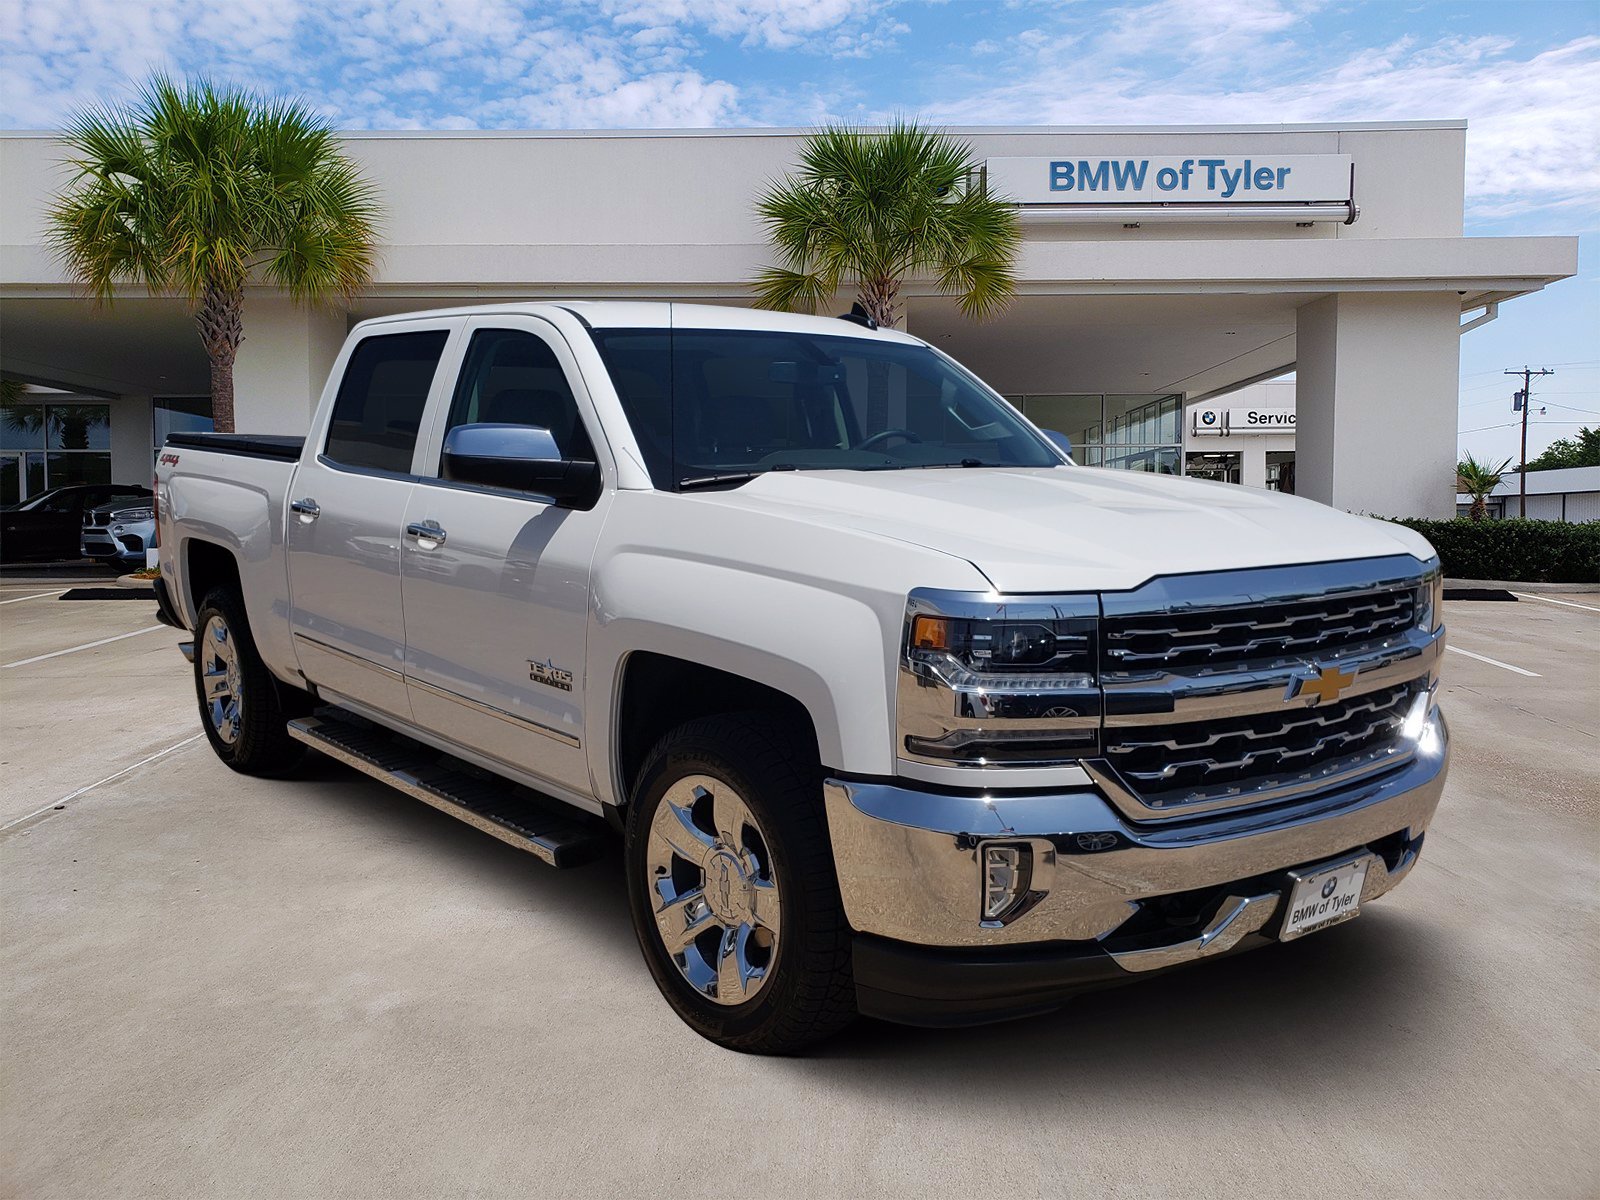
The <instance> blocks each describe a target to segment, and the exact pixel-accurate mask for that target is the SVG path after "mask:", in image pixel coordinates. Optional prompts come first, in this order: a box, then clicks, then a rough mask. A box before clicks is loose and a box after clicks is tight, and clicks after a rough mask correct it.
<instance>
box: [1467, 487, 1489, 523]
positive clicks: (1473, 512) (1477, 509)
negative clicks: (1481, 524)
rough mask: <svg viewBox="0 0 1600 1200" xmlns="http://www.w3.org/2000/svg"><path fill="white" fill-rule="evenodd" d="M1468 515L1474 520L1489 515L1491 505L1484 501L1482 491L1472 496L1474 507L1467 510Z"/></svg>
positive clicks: (1479, 519)
mask: <svg viewBox="0 0 1600 1200" xmlns="http://www.w3.org/2000/svg"><path fill="white" fill-rule="evenodd" d="M1467 515H1468V516H1469V517H1471V518H1472V519H1473V520H1474V521H1481V520H1483V519H1484V517H1486V516H1488V515H1489V506H1488V504H1486V503H1485V502H1484V498H1483V494H1482V493H1481V492H1480V493H1478V494H1477V495H1475V496H1473V497H1472V507H1471V508H1470V509H1468V510H1467Z"/></svg>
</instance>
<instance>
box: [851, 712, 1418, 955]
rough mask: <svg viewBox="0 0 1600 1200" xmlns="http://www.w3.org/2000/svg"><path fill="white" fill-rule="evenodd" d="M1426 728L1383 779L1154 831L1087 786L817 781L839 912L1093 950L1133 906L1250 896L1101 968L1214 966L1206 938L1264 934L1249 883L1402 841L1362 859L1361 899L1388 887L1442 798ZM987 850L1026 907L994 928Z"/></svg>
mask: <svg viewBox="0 0 1600 1200" xmlns="http://www.w3.org/2000/svg"><path fill="white" fill-rule="evenodd" d="M1430 721H1432V722H1434V723H1435V724H1436V726H1437V728H1436V731H1435V732H1436V734H1437V742H1436V747H1437V749H1436V752H1435V753H1433V754H1431V755H1426V756H1424V755H1418V756H1417V757H1415V758H1413V759H1412V760H1411V761H1410V762H1409V763H1407V764H1406V765H1405V766H1403V767H1400V768H1398V769H1396V770H1395V771H1393V772H1391V773H1389V774H1387V775H1384V776H1382V777H1380V778H1377V779H1373V780H1367V781H1363V782H1361V783H1358V784H1352V785H1349V786H1346V787H1344V788H1340V789H1335V790H1332V791H1328V792H1323V793H1321V794H1319V795H1317V796H1315V797H1312V798H1310V799H1307V800H1303V801H1300V802H1298V803H1295V804H1292V805H1280V806H1278V807H1274V808H1271V809H1267V810H1261V811H1249V812H1233V813H1212V814H1208V815H1207V816H1205V817H1198V818H1196V819H1195V820H1193V821H1185V822H1181V823H1170V824H1163V825H1140V824H1135V823H1132V822H1129V821H1128V820H1126V819H1125V818H1124V817H1122V816H1121V815H1120V814H1119V813H1118V812H1117V810H1116V809H1115V807H1114V806H1113V805H1112V804H1111V803H1110V802H1109V801H1107V800H1106V799H1105V798H1104V797H1103V796H1102V795H1101V794H1100V793H1099V792H1097V791H1094V790H1092V789H1085V790H1082V791H1072V792H1061V793H1055V794H1051V795H1027V796H1006V795H1003V794H990V795H950V794H945V793H936V792H923V791H917V790H913V789H910V788H905V787H900V786H898V785H895V784H887V783H863V782H853V781H845V780H839V779H829V780H828V781H827V783H826V785H825V799H826V805H827V813H828V825H829V830H830V833H831V835H832V839H833V849H834V857H835V862H836V865H837V868H838V876H839V890H840V893H841V895H842V897H843V900H844V906H845V912H846V914H847V916H848V917H849V920H850V924H851V926H852V927H853V928H854V929H855V930H856V931H857V932H858V933H860V934H867V935H872V936H875V937H877V938H885V939H892V940H893V941H896V942H901V943H911V944H912V945H914V946H920V947H939V948H957V947H959V948H983V947H1022V946H1029V945H1033V946H1038V945H1039V944H1041V943H1061V942H1077V943H1090V944H1094V943H1098V942H1101V941H1102V940H1104V939H1108V938H1111V937H1112V935H1114V934H1115V933H1116V932H1117V930H1118V928H1119V927H1120V926H1122V925H1124V924H1125V923H1127V922H1128V921H1129V920H1130V918H1132V917H1133V916H1134V915H1135V914H1136V913H1137V912H1138V911H1139V909H1140V906H1141V903H1142V902H1144V901H1146V900H1150V899H1153V898H1156V897H1163V896H1171V895H1174V894H1176V893H1189V892H1195V891H1197V890H1201V889H1207V888H1227V887H1228V886H1229V885H1231V884H1250V885H1252V886H1250V887H1245V888H1244V889H1243V890H1239V891H1237V892H1234V893H1225V894H1223V895H1221V896H1219V897H1218V901H1217V903H1218V911H1217V912H1216V914H1215V915H1214V916H1213V918H1212V922H1213V923H1215V922H1217V921H1218V920H1222V919H1223V918H1225V917H1227V913H1226V912H1225V911H1224V910H1226V909H1229V908H1230V906H1229V904H1228V901H1230V900H1232V901H1234V902H1235V906H1237V905H1238V903H1239V902H1241V901H1250V903H1248V904H1246V905H1244V906H1243V908H1242V911H1240V912H1237V913H1234V914H1233V916H1232V917H1231V918H1229V919H1228V920H1226V921H1225V922H1224V928H1222V929H1219V930H1214V931H1212V934H1211V936H1205V931H1200V932H1199V933H1198V934H1197V935H1196V936H1195V937H1193V938H1190V937H1188V936H1187V935H1185V938H1184V939H1181V940H1180V942H1179V943H1175V944H1172V945H1167V946H1157V947H1154V948H1151V947H1148V946H1141V947H1140V954H1139V956H1138V957H1136V958H1127V959H1124V957H1123V956H1122V955H1115V956H1113V957H1114V958H1115V959H1116V960H1118V961H1119V966H1120V967H1121V969H1122V970H1143V969H1148V968H1150V967H1154V966H1170V965H1175V964H1177V963H1180V962H1183V961H1187V960H1189V959H1192V958H1199V957H1203V956H1206V955H1208V954H1213V953H1217V952H1218V951H1219V947H1218V945H1217V942H1218V940H1219V939H1218V936H1217V935H1218V934H1224V935H1226V936H1225V938H1224V940H1225V941H1226V945H1227V946H1228V947H1231V946H1232V945H1233V944H1234V943H1236V942H1237V941H1238V940H1239V939H1240V937H1241V936H1243V934H1242V932H1241V931H1245V926H1246V925H1248V926H1249V929H1248V930H1247V932H1250V933H1256V932H1257V931H1262V930H1266V931H1268V932H1270V930H1269V929H1268V926H1269V922H1270V921H1271V920H1272V918H1273V917H1274V916H1275V915H1276V910H1277V908H1278V904H1277V903H1276V896H1275V894H1274V893H1272V891H1271V889H1270V888H1263V887H1262V886H1260V877H1262V876H1271V875H1273V874H1275V873H1278V872H1283V871H1285V870H1287V869H1289V868H1292V867H1296V866H1302V865H1306V864H1310V863H1316V862H1320V861H1322V860H1325V859H1329V858H1332V857H1334V856H1336V855H1341V854H1345V853H1348V852H1353V851H1356V850H1359V849H1360V848H1362V847H1366V846H1370V845H1372V844H1374V843H1377V842H1381V841H1383V840H1384V839H1392V838H1395V837H1396V835H1401V836H1400V841H1399V844H1402V845H1404V846H1406V847H1408V848H1407V849H1406V850H1405V851H1404V852H1402V853H1398V854H1397V855H1395V856H1394V857H1393V858H1392V859H1391V861H1387V862H1386V861H1385V860H1384V859H1383V858H1382V857H1378V858H1375V860H1374V863H1373V865H1372V869H1370V870H1369V871H1368V873H1367V878H1366V883H1365V886H1364V887H1363V889H1362V896H1361V898H1362V901H1363V902H1366V901H1368V900H1372V899H1375V898H1376V897H1378V896H1381V895H1383V893H1385V892H1387V891H1388V890H1389V889H1390V888H1392V887H1394V886H1395V884H1396V883H1398V882H1399V880H1400V878H1401V877H1403V876H1404V874H1405V873H1406V872H1407V871H1408V870H1409V869H1410V867H1411V866H1412V864H1413V863H1414V862H1415V857H1416V856H1415V851H1414V850H1413V849H1410V847H1414V846H1416V845H1417V844H1418V843H1419V841H1420V838H1421V835H1422V834H1423V832H1424V831H1425V830H1426V829H1427V826H1428V823H1429V821H1430V820H1431V819H1432V817H1433V812H1434V809H1435V808H1436V807H1437V806H1438V803H1439V795H1440V793H1441V792H1442V791H1443V789H1444V781H1445V774H1446V769H1447V766H1448V762H1449V744H1448V735H1447V733H1446V730H1445V728H1444V721H1443V718H1442V717H1441V716H1440V715H1439V712H1438V710H1437V709H1435V710H1434V712H1433V713H1432V714H1431V716H1430ZM993 841H1003V842H1007V843H1011V844H1017V843H1026V844H1027V845H1028V846H1029V847H1030V849H1031V852H1032V861H1033V874H1032V879H1031V881H1030V884H1029V889H1030V892H1031V893H1037V895H1036V896H1033V897H1032V898H1031V903H1030V904H1029V905H1028V906H1026V907H1025V909H1024V910H1023V911H1021V915H1019V916H1017V917H1015V918H1014V919H1012V920H1010V921H1008V922H1007V923H1005V924H996V923H991V924H985V923H983V922H982V921H981V920H980V913H979V908H980V903H981V884H980V874H979V870H980V868H979V864H980V854H981V850H982V847H983V845H984V843H986V842H993ZM1267 895H1272V896H1273V900H1272V902H1270V903H1269V902H1267V901H1266V900H1265V899H1264V897H1265V896H1267ZM1235 935H1237V936H1235ZM1188 942H1192V943H1193V944H1192V945H1187V944H1185V943H1188ZM1109 950H1110V946H1108V947H1107V951H1108V952H1109Z"/></svg>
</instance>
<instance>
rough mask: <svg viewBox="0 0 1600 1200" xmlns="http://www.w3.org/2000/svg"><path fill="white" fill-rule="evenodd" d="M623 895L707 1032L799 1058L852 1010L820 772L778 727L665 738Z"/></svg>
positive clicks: (648, 764)
mask: <svg viewBox="0 0 1600 1200" xmlns="http://www.w3.org/2000/svg"><path fill="white" fill-rule="evenodd" d="M626 860H627V874H628V900H629V904H630V907H631V909H632V913H633V924H634V931H635V932H636V933H637V935H638V938H639V946H640V949H641V950H642V951H643V952H644V957H645V962H646V963H647V964H648V966H649V968H650V974H651V975H652V977H654V979H655V981H656V986H657V987H658V988H660V990H661V994H662V995H663V996H664V997H665V998H666V1000H667V1003H668V1004H670V1005H671V1006H672V1008H673V1010H674V1011H675V1012H676V1013H677V1014H678V1016H680V1017H681V1018H682V1019H683V1020H684V1022H685V1023H686V1024H688V1025H689V1027H690V1028H691V1029H693V1030H694V1031H695V1032H696V1033H698V1034H700V1035H701V1036H702V1037H705V1038H707V1039H709V1040H710V1041H713V1042H716V1043H717V1044H718V1045H719V1046H725V1047H727V1048H728V1049H731V1050H740V1051H744V1052H746V1053H752V1054H792V1053H795V1052H796V1051H799V1050H801V1049H803V1048H804V1047H806V1046H808V1045H810V1044H812V1043H814V1042H816V1041H819V1040H821V1039H822V1038H825V1037H828V1036H829V1035H830V1034H833V1033H835V1032H837V1031H838V1030H840V1029H842V1028H843V1027H844V1026H845V1025H847V1024H849V1023H850V1021H851V1020H852V1019H854V1017H855V986H854V983H853V980H852V978H851V974H850V929H849V926H848V924H847V922H846V920H845V916H844V907H843V904H842V903H841V902H840V899H839V886H838V882H837V879H836V877H835V875H834V868H833V851H832V847H831V844H830V843H829V840H828V829H827V822H826V819H825V815H824V813H823V808H822V795H821V772H820V769H819V768H818V767H817V765H816V763H815V758H814V755H812V754H810V753H808V752H806V750H804V749H803V748H802V747H801V746H800V745H799V744H798V742H797V740H796V739H795V738H794V737H793V736H792V735H791V734H790V733H789V731H788V730H787V729H786V728H785V727H784V726H783V725H782V723H780V722H778V721H776V720H773V719H771V718H768V717H765V716H762V715H757V714H748V715H746V714H739V715H728V716H717V717H705V718H701V719H699V720H695V721H691V722H688V723H687V724H685V725H682V726H680V727H679V728H677V729H675V730H673V731H672V732H671V733H669V734H667V736H666V737H664V738H662V739H661V741H660V742H659V743H657V744H656V747H655V748H654V749H653V750H652V751H651V753H650V755H649V757H648V758H647V759H646V761H645V764H644V767H643V769H642V770H641V771H640V774H639V782H638V785H637V786H636V787H635V789H634V798H633V802H632V803H631V804H630V805H629V812H628V825H627V850H626Z"/></svg>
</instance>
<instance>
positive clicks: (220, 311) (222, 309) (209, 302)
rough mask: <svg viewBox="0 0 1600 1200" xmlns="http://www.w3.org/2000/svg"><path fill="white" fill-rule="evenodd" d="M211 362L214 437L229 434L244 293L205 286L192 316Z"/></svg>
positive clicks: (231, 288)
mask: <svg viewBox="0 0 1600 1200" xmlns="http://www.w3.org/2000/svg"><path fill="white" fill-rule="evenodd" d="M194 319H195V324H196V325H198V326H199V327H200V341H201V343H202V344H203V345H204V346H205V348H206V357H207V358H209V359H210V360H211V416H212V420H213V423H214V426H215V428H216V431H217V432H218V433H232V432H233V363H234V359H235V358H237V357H238V354H239V343H240V342H242V341H243V340H244V289H243V288H241V287H229V286H227V285H224V284H217V283H208V284H207V285H206V289H205V291H204V293H202V295H201V297H200V307H199V309H198V310H196V312H195V314H194Z"/></svg>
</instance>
